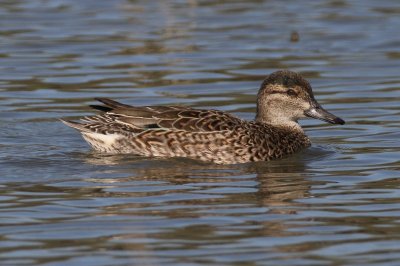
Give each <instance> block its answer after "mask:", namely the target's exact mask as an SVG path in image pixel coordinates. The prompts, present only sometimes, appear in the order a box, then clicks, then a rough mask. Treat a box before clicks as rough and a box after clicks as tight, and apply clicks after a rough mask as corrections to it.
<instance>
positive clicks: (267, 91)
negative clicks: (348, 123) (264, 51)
mask: <svg viewBox="0 0 400 266" xmlns="http://www.w3.org/2000/svg"><path fill="white" fill-rule="evenodd" d="M306 117H311V118H316V119H320V120H323V121H326V122H328V123H331V124H340V125H343V124H344V123H345V122H344V120H342V119H341V118H339V117H337V116H335V115H333V114H331V113H329V112H328V111H326V110H325V109H323V108H322V107H321V105H320V104H319V103H318V102H317V101H316V100H315V98H314V95H313V92H312V89H311V86H310V83H308V81H307V80H305V79H304V78H303V77H302V76H300V75H299V74H298V73H296V72H292V71H287V70H280V71H276V72H274V73H272V74H270V75H269V76H267V78H266V79H265V80H264V82H263V83H262V84H261V88H260V90H259V92H258V98H257V116H256V121H258V122H263V123H268V124H273V125H277V126H294V127H299V126H298V124H297V120H299V119H301V118H306Z"/></svg>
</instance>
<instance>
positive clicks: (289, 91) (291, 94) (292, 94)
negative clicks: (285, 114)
mask: <svg viewBox="0 0 400 266" xmlns="http://www.w3.org/2000/svg"><path fill="white" fill-rule="evenodd" d="M286 93H287V94H288V95H289V96H297V92H296V91H295V90H293V89H288V90H287V92H286Z"/></svg>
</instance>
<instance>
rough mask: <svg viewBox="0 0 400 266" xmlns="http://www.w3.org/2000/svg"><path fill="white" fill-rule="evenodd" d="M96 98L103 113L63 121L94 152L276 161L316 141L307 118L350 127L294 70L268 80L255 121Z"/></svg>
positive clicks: (217, 112)
mask: <svg viewBox="0 0 400 266" xmlns="http://www.w3.org/2000/svg"><path fill="white" fill-rule="evenodd" d="M95 99H96V100H97V101H99V102H100V103H102V105H98V104H97V105H91V107H92V108H94V109H95V110H97V111H100V112H101V113H99V114H97V115H93V116H86V117H83V118H81V119H80V121H79V122H74V121H70V120H63V119H62V120H61V121H62V122H63V123H64V124H66V125H67V126H70V127H72V128H74V129H76V130H78V131H79V132H80V133H81V134H82V137H83V138H84V139H85V140H86V141H87V142H88V143H89V144H90V146H92V148H93V149H94V150H96V151H98V152H101V153H112V154H134V155H138V156H144V157H161V158H172V157H184V158H190V159H195V160H200V161H204V162H210V163H215V164H239V163H247V162H257V161H270V160H274V159H280V158H283V157H285V156H289V155H291V154H294V153H296V152H299V151H300V150H302V149H305V148H307V147H309V146H310V145H311V141H310V139H309V138H308V137H307V135H306V134H305V132H304V130H303V128H302V127H301V125H300V124H299V123H298V121H299V120H300V119H303V118H315V119H320V120H323V121H325V122H328V123H331V124H339V125H343V124H344V123H345V121H344V120H343V119H341V118H339V117H337V116H335V115H333V114H332V113H330V112H328V111H326V110H325V109H324V108H322V106H321V105H320V104H319V103H318V102H317V101H316V99H315V98H314V95H313V91H312V88H311V85H310V83H309V82H308V81H307V80H306V79H304V78H303V77H302V76H301V75H300V74H299V73H297V72H293V71H290V70H279V71H276V72H273V73H271V74H269V75H268V76H267V77H266V78H265V79H264V81H263V82H262V84H261V86H260V89H259V91H258V94H257V104H256V115H255V119H254V120H252V121H248V120H244V119H242V118H239V117H237V116H234V115H232V114H230V113H228V112H224V111H220V110H205V109H195V108H190V107H187V106H130V105H127V104H123V103H120V102H117V101H114V100H111V99H108V98H95Z"/></svg>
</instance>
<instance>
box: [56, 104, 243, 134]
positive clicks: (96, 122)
mask: <svg viewBox="0 0 400 266" xmlns="http://www.w3.org/2000/svg"><path fill="white" fill-rule="evenodd" d="M96 100H98V101H100V102H101V103H103V104H104V105H91V107H93V108H94V109H97V110H100V111H102V112H104V113H102V114H99V115H96V116H89V117H84V118H83V119H81V120H82V122H83V123H76V122H71V121H63V122H64V123H66V124H67V125H69V126H71V127H74V128H76V129H78V130H80V131H87V132H96V133H102V134H110V133H116V132H118V133H129V132H132V133H140V132H143V131H145V130H154V129H175V130H184V131H189V132H210V131H222V130H231V129H233V128H234V127H236V126H237V125H240V124H242V123H244V121H243V120H242V119H240V118H238V117H235V116H233V115H230V114H228V113H225V112H222V111H217V110H197V109H192V108H188V107H182V106H141V107H136V106H130V105H126V104H122V103H119V102H116V101H113V100H110V99H107V98H96Z"/></svg>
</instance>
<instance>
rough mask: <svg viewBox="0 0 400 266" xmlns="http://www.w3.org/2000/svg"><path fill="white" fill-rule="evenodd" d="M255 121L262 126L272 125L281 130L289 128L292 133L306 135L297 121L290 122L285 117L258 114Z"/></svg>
mask: <svg viewBox="0 0 400 266" xmlns="http://www.w3.org/2000/svg"><path fill="white" fill-rule="evenodd" d="M255 121H256V122H258V123H262V124H267V125H271V126H274V127H279V128H288V129H290V130H291V131H294V132H298V133H301V134H305V133H304V130H303V128H302V127H301V126H300V124H299V123H297V121H293V120H289V119H287V118H285V117H280V116H274V114H269V115H267V114H264V113H262V112H257V115H256V118H255Z"/></svg>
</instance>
